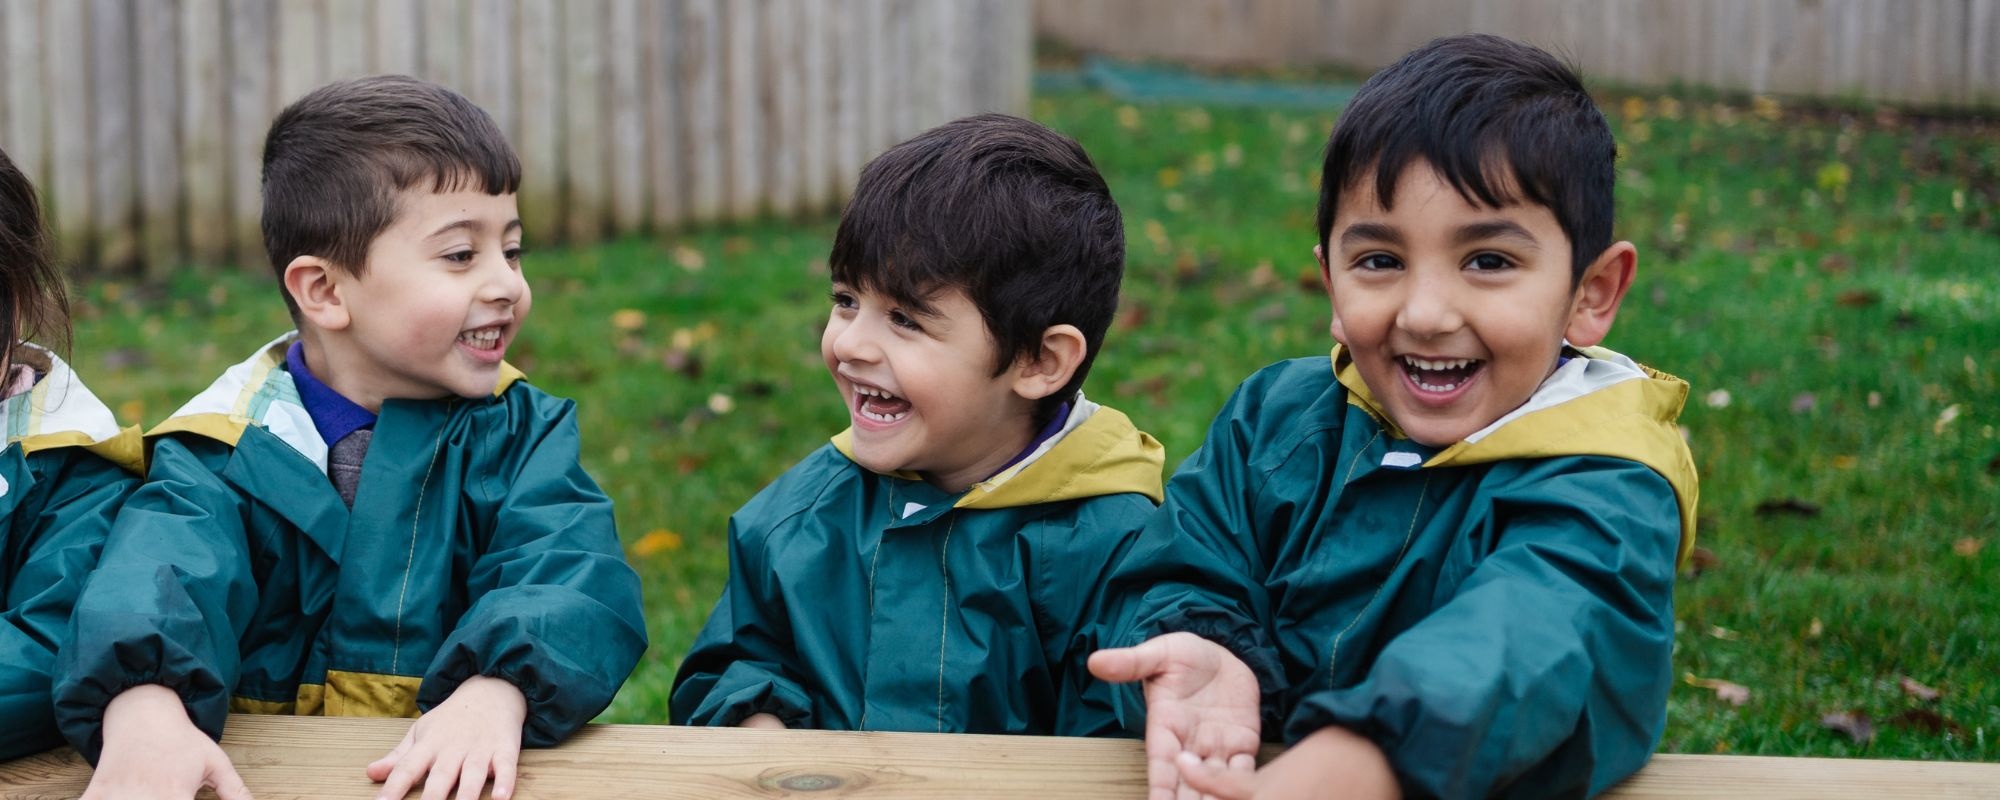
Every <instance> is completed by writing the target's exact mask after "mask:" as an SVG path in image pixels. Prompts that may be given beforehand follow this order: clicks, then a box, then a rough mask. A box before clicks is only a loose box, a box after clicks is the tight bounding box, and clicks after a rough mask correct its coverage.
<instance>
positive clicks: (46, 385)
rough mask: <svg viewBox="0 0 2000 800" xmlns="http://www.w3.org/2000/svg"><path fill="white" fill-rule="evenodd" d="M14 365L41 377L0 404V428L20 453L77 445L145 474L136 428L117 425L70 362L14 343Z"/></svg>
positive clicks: (35, 346) (21, 343)
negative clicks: (31, 370) (26, 367)
mask: <svg viewBox="0 0 2000 800" xmlns="http://www.w3.org/2000/svg"><path fill="white" fill-rule="evenodd" d="M13 356H14V362H15V363H17V364H26V365H28V366H30V367H33V368H34V369H35V371H36V372H37V373H39V374H40V375H41V379H40V380H37V381H35V386H34V388H32V389H29V390H28V391H25V392H22V393H20V394H17V395H15V396H13V397H9V398H7V399H6V400H5V401H4V403H0V430H5V431H6V432H7V442H8V443H10V444H18V445H20V446H21V452H22V454H24V455H25V454H29V453H35V452H38V451H42V450H51V449H54V448H58V447H81V448H83V449H85V450H89V451H90V452H92V453H96V454H97V455H98V456H99V457H101V458H103V459H104V460H106V461H110V462H111V463H113V464H117V465H118V466H120V467H122V468H124V469H125V470H127V471H129V472H132V473H134V474H143V473H144V472H145V471H146V467H145V458H144V456H143V452H144V449H143V447H142V446H141V444H140V439H139V428H138V426H136V425H134V426H129V427H121V426H120V425H119V424H118V419H117V417H115V416H113V415H112V413H111V409H110V407H108V406H106V405H104V401H102V400H99V399H97V395H94V394H91V392H90V389H89V388H87V387H85V386H84V385H83V380H82V379H81V378H78V377H77V375H76V372H75V371H74V370H71V369H70V367H69V364H67V363H65V362H64V361H63V360H62V359H61V358H58V357H57V356H56V354H55V353H52V352H49V351H48V350H47V349H44V348H43V347H41V346H40V345H37V344H33V343H30V342H18V343H16V344H15V345H14V350H13Z"/></svg>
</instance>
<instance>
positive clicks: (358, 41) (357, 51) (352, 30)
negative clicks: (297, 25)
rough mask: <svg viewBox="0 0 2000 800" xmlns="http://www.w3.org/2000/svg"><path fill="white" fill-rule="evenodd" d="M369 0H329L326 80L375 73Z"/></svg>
mask: <svg viewBox="0 0 2000 800" xmlns="http://www.w3.org/2000/svg"><path fill="white" fill-rule="evenodd" d="M142 2H143V0H142ZM374 10H375V9H374V4H373V3H371V2H370V0H326V7H325V11H324V13H325V14H326V28H325V29H324V32H323V33H322V34H321V35H323V36H325V37H326V80H327V81H329V82H331V81H337V80H345V79H347V78H359V77H361V76H363V75H370V74H373V73H374V64H375V41H374V39H375V37H374V32H375V24H374V21H373V20H371V19H369V13H370V12H372V11H374Z"/></svg>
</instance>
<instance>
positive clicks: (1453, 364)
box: [1403, 356, 1478, 371]
mask: <svg viewBox="0 0 2000 800" xmlns="http://www.w3.org/2000/svg"><path fill="white" fill-rule="evenodd" d="M1403 363H1405V364H1409V365H1410V366H1412V367H1416V368H1417V369H1425V370H1434V371H1435V370H1443V369H1464V368H1466V367H1469V366H1472V365H1473V364H1475V363H1478V359H1473V358H1451V359H1444V360H1442V361H1432V360H1430V359H1428V358H1416V357H1413V356H1404V357H1403Z"/></svg>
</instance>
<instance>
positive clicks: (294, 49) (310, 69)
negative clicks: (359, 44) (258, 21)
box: [273, 0, 327, 104]
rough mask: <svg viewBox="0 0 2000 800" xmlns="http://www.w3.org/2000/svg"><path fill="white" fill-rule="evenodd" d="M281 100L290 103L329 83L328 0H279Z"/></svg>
mask: <svg viewBox="0 0 2000 800" xmlns="http://www.w3.org/2000/svg"><path fill="white" fill-rule="evenodd" d="M273 11H274V14H273V16H275V17H276V19H277V25H278V52H277V64H278V100H279V102H281V103H286V104H289V103H291V102H292V101H294V100H297V99H299V98H300V97H303V96H305V94H306V93H307V92H310V91H312V90H314V89H317V88H319V86H320V84H323V83H326V48H327V39H326V2H325V0H278V5H277V8H276V9H274V10H273Z"/></svg>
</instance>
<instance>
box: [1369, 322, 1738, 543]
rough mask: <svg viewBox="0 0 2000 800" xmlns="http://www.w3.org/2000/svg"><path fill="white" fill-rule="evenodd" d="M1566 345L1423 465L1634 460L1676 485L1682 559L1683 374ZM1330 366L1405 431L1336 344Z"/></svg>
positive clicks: (1691, 536)
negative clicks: (1510, 401) (1500, 407)
mask: <svg viewBox="0 0 2000 800" xmlns="http://www.w3.org/2000/svg"><path fill="white" fill-rule="evenodd" d="M1568 352H1569V354H1570V355H1571V358H1570V360H1569V361H1568V362H1566V363H1564V364H1563V365H1562V366H1561V367H1558V368H1557V369H1556V371H1555V372H1554V373H1552V374H1550V375H1549V377H1548V378H1547V379H1544V380H1543V381H1542V385H1541V386H1540V387H1539V388H1537V389H1536V390H1535V393H1534V394H1533V395H1531V396H1530V397H1529V398H1528V401H1527V402H1525V403H1522V404H1521V407H1520V408H1517V409H1514V410H1513V411H1511V412H1509V413H1508V414H1506V415H1505V416H1502V417H1501V418H1500V419H1497V420H1494V422H1493V424H1491V425H1488V426H1486V427H1485V428H1483V429H1480V430H1479V431H1477V432H1475V433H1473V434H1472V435H1470V436H1467V437H1465V440H1464V441H1461V442H1458V443H1457V444H1454V445H1451V446H1449V447H1446V448H1444V449H1443V450H1442V451H1439V452H1438V454H1437V455H1435V456H1432V457H1431V459H1430V460H1429V461H1426V462H1424V466H1425V467H1447V466H1469V465H1473V464H1483V463H1488V462H1493V461H1503V460H1507V459H1517V458H1554V457H1559V456H1608V457H1611V458H1622V459H1626V460H1630V461H1637V462H1639V463H1641V464H1644V465H1646V466H1647V467H1648V468H1651V469H1652V470H1653V471H1654V472H1657V473H1659V474H1660V477H1662V478H1665V479H1666V480H1667V483H1668V484H1669V485H1671V486H1672V487H1673V489H1674V497H1675V499H1676V500H1677V501H1678V502H1679V505H1680V512H1681V544H1680V560H1681V562H1682V563H1686V561H1687V558H1688V554H1689V553H1691V552H1693V551H1694V540H1695V504H1696V501H1697V500H1698V499H1699V495H1700V487H1699V482H1698V480H1697V477H1696V475H1695V467H1694V457H1693V455H1692V454H1691V453H1689V452H1688V447H1687V442H1686V440H1684V439H1682V438H1681V433H1680V427H1679V425H1677V424H1676V423H1675V420H1676V419H1677V418H1678V417H1679V416H1680V413H1681V407H1682V406H1683V405H1684V404H1685V403H1686V402H1687V395H1688V384H1687V381H1683V380H1681V379H1680V378H1676V377H1674V376H1672V375H1669V374H1667V373H1664V372H1661V371H1659V370H1655V369H1651V368H1649V367H1645V366H1642V365H1640V364H1639V363H1638V362H1635V361H1633V360H1632V359H1630V358H1627V357H1625V356H1624V355H1621V354H1619V353H1617V352H1614V351H1612V350H1608V349H1605V348H1602V347H1582V348H1568ZM1333 371H1334V375H1335V376H1336V377H1337V378H1338V379H1339V381H1340V383H1341V385H1342V386H1345V387H1346V388H1347V401H1348V403H1350V404H1352V405H1354V406H1356V407H1359V408H1361V409H1362V410H1364V411H1367V412H1368V414H1369V415H1370V416H1372V417H1374V418H1375V420H1376V421H1377V422H1379V423H1381V425H1382V427H1383V429H1384V430H1387V431H1388V432H1389V433H1390V434H1391V435H1393V436H1396V437H1397V438H1405V437H1404V434H1403V431H1402V429H1401V428H1399V427H1398V426H1397V425H1396V423H1395V421H1394V420H1392V419H1389V416H1388V414H1387V413H1385V412H1384V411H1383V409H1382V406H1381V405H1380V404H1379V403H1378V402H1377V401H1376V400H1375V395H1374V394H1373V393H1372V392H1370V391H1369V390H1368V385H1367V384H1366V383H1364V382H1363V381H1362V380H1361V371H1360V370H1359V369H1358V368H1356V367H1355V366H1354V360H1353V358H1352V357H1350V356H1349V355H1348V353H1347V352H1346V349H1345V348H1344V347H1341V346H1339V345H1335V346H1334V348H1333Z"/></svg>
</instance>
